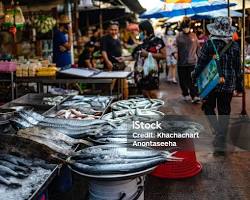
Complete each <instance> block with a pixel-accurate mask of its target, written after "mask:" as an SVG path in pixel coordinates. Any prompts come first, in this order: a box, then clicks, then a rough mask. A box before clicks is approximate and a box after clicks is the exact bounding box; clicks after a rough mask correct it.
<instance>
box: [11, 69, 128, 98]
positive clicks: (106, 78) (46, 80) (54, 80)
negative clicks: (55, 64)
mask: <svg viewBox="0 0 250 200" xmlns="http://www.w3.org/2000/svg"><path fill="white" fill-rule="evenodd" d="M70 72H71V73H69V72H68V71H67V70H64V71H60V72H58V73H57V75H56V77H54V76H51V77H16V78H15V80H14V82H15V83H16V84H18V83H37V87H38V93H43V86H44V85H48V84H67V83H76V82H78V83H90V84H110V85H111V84H112V83H113V80H118V89H117V92H118V94H117V95H118V97H119V94H120V93H121V92H123V80H124V79H127V78H128V77H129V76H131V74H132V72H125V71H114V72H101V71H100V72H99V73H97V74H92V75H91V76H88V77H86V75H84V76H83V75H81V74H79V73H78V74H76V73H72V70H71V71H70ZM13 85H14V84H13ZM16 93H17V88H16ZM110 95H112V89H110Z"/></svg>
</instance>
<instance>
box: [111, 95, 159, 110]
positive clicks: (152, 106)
mask: <svg viewBox="0 0 250 200" xmlns="http://www.w3.org/2000/svg"><path fill="white" fill-rule="evenodd" d="M163 105H164V101H162V100H160V99H147V98H135V99H128V100H122V101H117V102H115V103H113V104H112V105H111V108H112V109H113V110H130V109H136V108H139V109H148V110H158V109H159V108H160V107H161V106H163Z"/></svg>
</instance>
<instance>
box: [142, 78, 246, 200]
mask: <svg viewBox="0 0 250 200" xmlns="http://www.w3.org/2000/svg"><path fill="white" fill-rule="evenodd" d="M160 91H161V97H162V98H163V99H164V100H165V102H166V104H165V106H164V107H163V108H162V109H161V111H163V112H165V113H167V114H173V115H186V116H189V117H191V118H193V119H199V120H200V121H202V122H203V125H204V126H205V129H206V130H207V131H206V132H205V133H203V134H202V136H201V138H202V139H201V141H196V142H195V145H196V156H197V159H198V160H199V161H200V162H201V163H202V165H203V170H202V173H200V174H199V175H197V176H196V177H193V178H189V179H185V180H163V179H159V178H156V177H152V176H149V177H148V178H147V181H146V187H145V200H166V199H171V200H183V199H185V200H195V199H197V200H203V199H204V200H210V199H211V200H221V199H223V200H229V199H230V200H231V199H239V200H247V199H249V198H250V186H249V184H248V183H249V181H250V171H249V166H250V152H246V151H242V150H241V149H239V148H235V147H234V146H232V145H231V146H230V150H231V151H232V152H231V153H230V156H228V157H226V158H214V157H213V155H212V152H213V148H212V145H211V143H212V139H213V135H212V133H211V130H210V129H208V127H207V124H206V120H205V118H204V116H203V113H202V111H201V109H200V107H201V105H200V104H199V105H192V104H191V103H186V102H184V101H183V100H181V97H180V89H179V86H178V85H173V84H171V85H169V84H167V83H165V82H163V81H162V83H161V87H160ZM247 93H248V96H249V94H250V91H249V90H248V91H247ZM247 106H248V108H247V111H248V112H250V105H249V104H248V105H247ZM240 111H241V98H234V99H233V102H232V115H233V116H238V115H239V113H240Z"/></svg>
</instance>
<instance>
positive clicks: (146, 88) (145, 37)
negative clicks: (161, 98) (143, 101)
mask: <svg viewBox="0 0 250 200" xmlns="http://www.w3.org/2000/svg"><path fill="white" fill-rule="evenodd" d="M139 29H140V39H141V40H142V41H143V43H142V44H140V45H139V46H137V47H136V48H135V50H134V52H133V54H132V56H133V58H134V59H135V60H136V65H135V79H136V82H137V85H138V88H139V90H141V91H142V93H143V95H144V96H145V97H148V98H157V96H158V95H157V92H158V91H157V90H158V88H159V74H158V70H159V69H158V68H159V61H160V60H164V59H166V48H165V44H164V42H163V40H162V39H161V38H158V37H156V36H155V34H154V29H153V26H152V24H151V23H150V22H149V21H142V22H141V23H140V24H139ZM147 58H148V59H150V61H151V62H147V63H152V65H156V67H155V66H148V67H147V69H145V66H144V64H145V63H146V61H147ZM152 58H153V59H152ZM152 60H154V61H152ZM148 61H149V60H148ZM145 70H147V72H146V73H145Z"/></svg>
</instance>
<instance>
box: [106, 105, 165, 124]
mask: <svg viewBox="0 0 250 200" xmlns="http://www.w3.org/2000/svg"><path fill="white" fill-rule="evenodd" d="M163 116H164V113H162V112H160V111H156V110H147V109H146V110H141V109H139V108H136V109H131V110H120V111H112V112H111V113H108V114H106V115H104V116H103V117H102V119H104V120H108V121H110V122H113V123H122V122H124V121H128V120H156V119H160V118H161V117H163Z"/></svg>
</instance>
